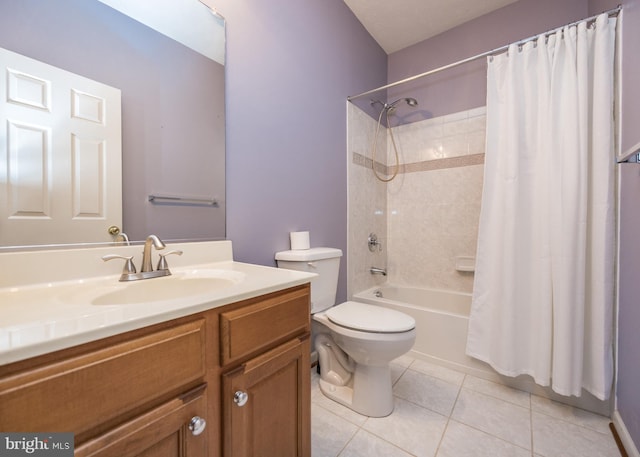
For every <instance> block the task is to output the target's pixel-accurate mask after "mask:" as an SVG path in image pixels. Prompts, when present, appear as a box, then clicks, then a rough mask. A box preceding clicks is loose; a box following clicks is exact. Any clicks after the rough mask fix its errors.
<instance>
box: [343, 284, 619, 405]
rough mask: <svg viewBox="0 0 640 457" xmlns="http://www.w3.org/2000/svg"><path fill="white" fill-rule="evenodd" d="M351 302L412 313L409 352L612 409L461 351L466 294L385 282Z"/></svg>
mask: <svg viewBox="0 0 640 457" xmlns="http://www.w3.org/2000/svg"><path fill="white" fill-rule="evenodd" d="M378 295H379V296H378ZM353 300H355V301H360V302H364V303H369V304H372V305H378V306H384V307H385V308H391V309H395V310H398V311H401V312H403V313H405V314H408V315H410V316H411V317H413V318H414V319H415V320H416V342H415V344H414V346H413V349H412V350H411V351H410V352H409V354H408V355H410V356H412V357H414V358H416V359H420V360H426V361H428V362H432V363H434V364H437V365H440V366H445V367H447V368H452V369H454V370H457V371H461V372H463V373H467V374H471V375H474V376H477V377H480V378H483V379H487V380H490V381H494V382H497V383H501V384H504V385H507V386H510V387H514V388H516V389H519V390H524V391H526V392H531V393H534V394H536V395H540V396H542V397H546V398H550V399H552V400H556V401H559V402H562V403H566V404H568V405H571V406H576V407H578V408H582V409H586V410H587V411H592V412H594V413H598V414H602V415H605V416H608V415H609V414H610V412H611V405H610V402H608V401H600V400H598V399H596V398H595V397H593V396H591V394H589V393H588V392H583V395H582V396H581V397H562V396H560V395H558V394H556V393H554V392H552V391H551V389H549V388H543V387H540V386H537V385H536V384H535V383H534V382H533V380H531V379H530V378H529V377H527V376H519V377H518V378H507V377H505V376H501V375H499V374H498V373H496V372H495V371H494V370H493V369H492V368H491V367H490V366H489V365H487V364H485V363H484V362H481V361H479V360H476V359H474V358H472V357H469V356H468V355H466V354H465V347H466V344H467V327H468V324H469V311H470V309H471V294H465V293H460V292H451V291H446V290H436V289H422V288H415V287H404V286H394V285H387V284H385V285H382V286H378V287H374V288H371V289H368V290H365V291H363V292H360V293H357V294H354V295H353Z"/></svg>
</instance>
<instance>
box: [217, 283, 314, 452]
mask: <svg viewBox="0 0 640 457" xmlns="http://www.w3.org/2000/svg"><path fill="white" fill-rule="evenodd" d="M309 316H310V312H309V295H308V290H306V289H298V290H293V291H289V292H287V293H285V294H281V295H276V296H273V297H270V298H268V299H263V300H259V301H256V302H254V303H247V304H245V305H244V306H242V307H240V308H238V309H235V310H229V311H227V312H223V313H222V314H221V316H220V330H221V331H220V335H221V364H222V366H223V374H222V413H223V420H222V424H223V425H222V426H223V451H224V452H223V453H224V455H225V456H226V457H249V456H256V457H257V456H265V457H269V456H283V457H285V456H291V457H304V456H310V455H311V441H310V440H311V438H310V429H311V424H310V417H311V411H310V405H311V400H310V382H311V381H310V375H309V365H310V360H309V354H310V347H309V346H310V345H309V339H310V337H309V329H310V324H309Z"/></svg>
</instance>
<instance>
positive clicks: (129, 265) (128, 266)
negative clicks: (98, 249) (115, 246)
mask: <svg viewBox="0 0 640 457" xmlns="http://www.w3.org/2000/svg"><path fill="white" fill-rule="evenodd" d="M113 259H123V260H126V262H125V263H124V269H123V270H122V274H123V275H130V274H135V272H136V266H135V265H134V264H133V256H131V257H126V256H123V255H118V254H107V255H104V256H102V260H104V261H105V262H107V261H109V260H113Z"/></svg>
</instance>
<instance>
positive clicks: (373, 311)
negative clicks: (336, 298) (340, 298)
mask: <svg viewBox="0 0 640 457" xmlns="http://www.w3.org/2000/svg"><path fill="white" fill-rule="evenodd" d="M325 314H326V316H327V317H328V318H329V320H330V321H331V322H333V323H334V324H337V325H340V326H342V327H348V328H352V329H354V330H361V331H365V332H376V333H398V332H408V331H409V330H412V329H413V328H415V326H416V321H415V320H414V319H413V317H411V316H408V315H406V314H404V313H401V312H399V311H395V310H393V309H388V308H383V307H381V306H374V305H367V304H366V303H359V302H355V301H348V302H344V303H342V304H340V305H337V306H333V307H332V308H329V309H328V310H327V311H326V312H325Z"/></svg>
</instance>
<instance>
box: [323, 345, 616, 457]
mask: <svg viewBox="0 0 640 457" xmlns="http://www.w3.org/2000/svg"><path fill="white" fill-rule="evenodd" d="M392 376H393V381H394V386H393V390H394V396H395V410H394V412H393V413H392V414H391V415H390V416H388V417H384V418H368V417H365V416H361V415H359V414H357V413H355V412H353V411H351V410H350V409H348V408H345V407H344V406H342V405H339V404H338V403H336V402H334V401H332V400H329V399H328V398H326V397H325V396H324V395H323V394H322V392H320V389H319V387H318V375H317V374H316V373H315V369H313V370H312V384H311V401H312V406H311V411H312V415H311V427H312V441H311V443H312V457H357V456H362V457H376V456H380V457H408V456H418V457H484V456H487V457H502V456H510V457H574V456H575V457H592V456H593V457H620V453H619V451H618V448H617V447H616V444H615V441H614V439H613V436H612V435H611V432H610V430H609V419H608V418H605V417H602V416H598V415H596V414H592V413H589V412H586V411H583V410H579V409H576V408H571V407H569V406H565V405H562V404H559V403H555V402H552V401H550V400H547V399H545V398H542V397H538V396H536V395H531V394H529V393H527V392H522V391H519V390H514V389H511V388H508V387H505V386H502V385H499V384H496V383H493V382H489V381H485V380H483V379H480V378H477V377H474V376H471V375H465V374H464V373H460V372H457V371H453V370H450V369H447V368H443V367H440V366H437V365H433V364H430V363H427V362H424V361H421V360H415V359H413V358H411V357H407V356H405V357H401V358H399V359H397V360H395V361H394V363H393V364H392Z"/></svg>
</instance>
